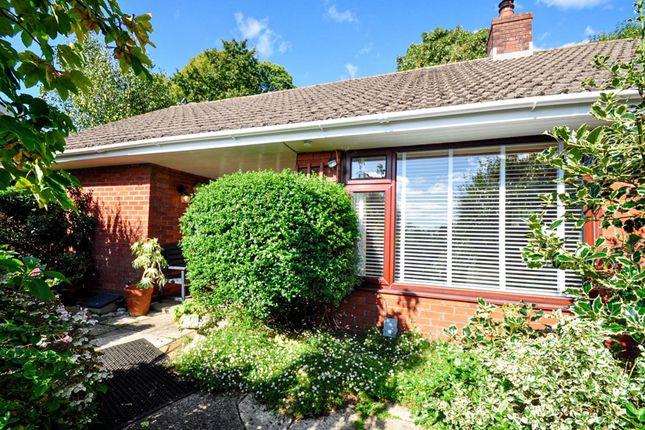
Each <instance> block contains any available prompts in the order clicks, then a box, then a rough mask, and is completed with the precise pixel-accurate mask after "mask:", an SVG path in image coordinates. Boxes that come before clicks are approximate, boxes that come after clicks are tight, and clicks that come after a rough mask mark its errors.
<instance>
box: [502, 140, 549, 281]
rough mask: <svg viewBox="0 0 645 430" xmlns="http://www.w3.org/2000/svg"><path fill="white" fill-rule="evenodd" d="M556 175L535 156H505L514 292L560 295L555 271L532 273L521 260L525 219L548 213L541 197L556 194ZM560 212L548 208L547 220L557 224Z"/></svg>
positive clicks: (508, 259) (508, 255)
mask: <svg viewBox="0 0 645 430" xmlns="http://www.w3.org/2000/svg"><path fill="white" fill-rule="evenodd" d="M556 177H557V171H556V170H555V169H552V168H550V167H548V166H545V165H543V164H542V163H540V162H539V161H538V160H537V153H536V152H529V151H522V152H513V153H512V152H510V151H509V153H507V154H506V228H505V230H506V236H505V251H506V288H507V289H508V290H511V291H518V292H526V291H528V290H531V291H535V292H538V293H539V292H547V293H557V292H558V275H557V271H556V270H554V269H542V270H532V269H529V268H527V267H526V263H524V261H523V260H522V248H524V246H526V244H527V234H528V233H529V228H528V226H527V224H526V221H525V220H526V219H527V218H528V217H529V215H530V214H531V213H533V212H537V211H542V210H545V208H544V207H542V206H541V203H542V200H541V199H540V194H547V193H552V192H555V191H556V184H555V183H554V182H553V180H554V179H556ZM556 216H557V210H556V209H555V208H549V209H548V211H547V214H546V220H547V221H548V222H551V221H553V220H555V218H556Z"/></svg>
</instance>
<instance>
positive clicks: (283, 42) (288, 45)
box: [278, 40, 291, 54]
mask: <svg viewBox="0 0 645 430" xmlns="http://www.w3.org/2000/svg"><path fill="white" fill-rule="evenodd" d="M289 49H291V42H287V41H286V40H281V41H280V44H279V45H278V52H279V53H281V54H284V53H285V52H287V51H288V50H289Z"/></svg>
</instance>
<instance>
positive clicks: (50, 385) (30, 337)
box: [0, 248, 107, 428]
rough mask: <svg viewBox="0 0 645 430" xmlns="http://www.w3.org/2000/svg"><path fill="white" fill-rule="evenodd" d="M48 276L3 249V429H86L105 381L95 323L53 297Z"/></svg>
mask: <svg viewBox="0 0 645 430" xmlns="http://www.w3.org/2000/svg"><path fill="white" fill-rule="evenodd" d="M45 269H46V268H45V267H44V266H42V265H40V262H39V261H38V260H37V259H34V258H25V259H23V260H19V259H17V258H16V257H15V254H14V253H12V252H9V251H6V250H4V249H1V248H0V386H1V387H2V390H1V391H0V428H53V427H55V428H79V427H83V426H84V425H86V424H87V423H88V422H89V421H90V420H91V418H92V417H93V416H94V408H93V406H94V404H93V400H94V399H95V396H96V393H97V392H98V391H101V390H102V389H103V386H102V385H101V381H102V380H103V379H104V378H105V377H106V376H107V374H106V373H105V372H104V371H103V370H102V368H101V366H100V364H99V362H98V360H97V353H96V352H95V351H94V349H93V348H92V346H91V344H90V335H89V331H90V326H91V324H92V321H90V320H88V318H87V315H86V314H85V313H84V312H79V313H70V312H69V311H67V310H66V309H65V308H64V307H63V306H62V305H61V303H60V301H59V300H58V299H57V298H55V297H54V298H52V297H51V296H50V294H51V291H50V290H49V286H50V284H52V283H55V282H58V278H56V277H55V278H52V277H51V275H52V273H51V272H47V271H46V270H45ZM53 275H56V274H55V273H53Z"/></svg>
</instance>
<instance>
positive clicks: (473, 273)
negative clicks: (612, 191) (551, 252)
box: [353, 145, 582, 295]
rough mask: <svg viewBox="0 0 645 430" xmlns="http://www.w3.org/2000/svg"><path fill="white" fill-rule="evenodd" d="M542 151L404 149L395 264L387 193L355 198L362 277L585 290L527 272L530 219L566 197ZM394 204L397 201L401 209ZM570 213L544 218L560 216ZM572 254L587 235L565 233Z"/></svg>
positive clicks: (561, 277)
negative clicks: (557, 196)
mask: <svg viewBox="0 0 645 430" xmlns="http://www.w3.org/2000/svg"><path fill="white" fill-rule="evenodd" d="M543 149H544V145H522V146H517V145H507V146H494V147H487V148H468V149H464V148H458V149H457V148H455V149H444V150H431V151H414V152H399V153H398V154H397V155H396V172H395V178H396V180H395V183H396V188H395V197H394V198H393V199H392V202H393V203H392V204H395V215H394V213H393V216H392V218H393V220H392V223H393V224H394V228H393V229H392V231H393V233H392V235H393V237H392V238H391V240H392V241H393V244H392V247H393V257H392V258H393V260H394V261H392V262H388V261H386V260H384V258H385V257H384V256H385V255H386V254H387V253H385V252H383V250H384V249H386V248H387V246H388V238H387V237H386V236H384V235H383V232H384V231H386V225H385V223H383V222H382V220H384V219H385V213H386V212H387V211H388V208H387V207H386V203H385V201H386V199H385V198H384V194H383V193H355V194H354V197H353V198H354V204H355V207H356V208H357V211H358V214H359V219H360V220H361V231H362V243H361V255H362V256H363V257H362V260H361V261H362V262H363V263H362V264H363V266H362V267H363V270H364V274H365V275H366V276H371V277H376V276H379V277H382V276H383V267H384V266H385V267H387V265H388V264H392V265H393V274H392V279H391V280H390V282H394V284H399V285H416V286H424V285H427V286H437V287H447V288H461V289H478V290H495V291H507V292H515V293H526V294H541V295H544V294H560V293H562V292H563V291H564V290H565V288H566V287H569V286H575V285H579V284H580V279H578V278H576V277H575V276H573V275H572V274H569V273H566V272H564V271H559V270H555V269H551V268H545V269H540V270H535V269H528V268H527V267H526V264H525V263H524V262H523V261H522V258H521V253H522V248H523V247H524V246H525V245H526V243H527V234H528V232H529V230H528V227H527V225H526V219H527V218H528V216H529V215H530V214H531V213H532V212H536V211H542V210H544V207H543V206H542V201H541V199H540V198H539V195H540V194H544V193H549V192H556V191H557V192H563V191H564V189H563V185H562V184H556V183H555V179H556V178H557V176H558V172H557V171H556V170H555V169H551V168H549V167H548V166H545V165H543V164H542V163H540V162H539V161H538V160H537V154H538V153H539V152H540V151H541V150H543ZM394 202H395V203H394ZM563 210H564V209H563V208H562V207H559V208H557V209H555V208H554V209H551V210H549V211H548V212H547V219H554V218H555V217H556V216H557V215H558V213H560V214H561V213H562V211H563ZM558 233H559V234H560V236H561V237H562V238H565V239H566V243H567V246H568V247H574V246H575V244H576V243H577V242H579V241H581V240H582V235H581V231H580V230H577V229H575V228H574V227H573V226H571V225H563V226H562V227H561V228H560V230H559V231H558Z"/></svg>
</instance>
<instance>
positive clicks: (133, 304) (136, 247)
mask: <svg viewBox="0 0 645 430" xmlns="http://www.w3.org/2000/svg"><path fill="white" fill-rule="evenodd" d="M130 249H131V250H132V256H133V257H134V261H132V267H134V268H135V269H143V275H142V276H141V280H140V281H139V282H137V283H136V284H135V283H131V284H128V285H127V286H126V287H125V301H126V303H127V305H128V311H129V312H130V315H132V316H140V315H146V314H147V313H148V311H149V310H150V302H151V301H152V293H153V291H154V287H163V286H164V285H165V284H166V277H165V276H164V274H163V269H165V268H166V267H168V263H167V262H166V259H165V258H164V256H163V250H162V248H161V245H159V241H158V240H157V239H156V238H155V239H143V240H140V241H138V242H136V243H133V244H132V246H131V247H130Z"/></svg>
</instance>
